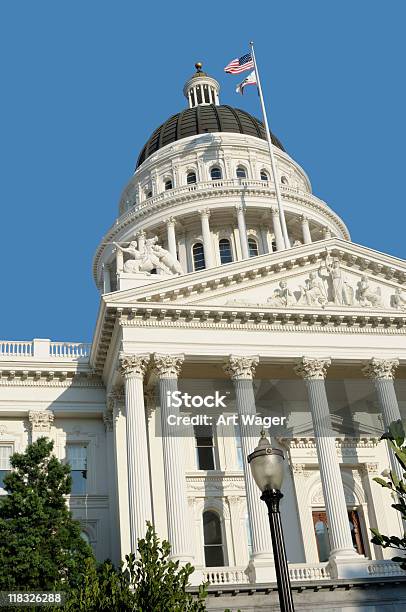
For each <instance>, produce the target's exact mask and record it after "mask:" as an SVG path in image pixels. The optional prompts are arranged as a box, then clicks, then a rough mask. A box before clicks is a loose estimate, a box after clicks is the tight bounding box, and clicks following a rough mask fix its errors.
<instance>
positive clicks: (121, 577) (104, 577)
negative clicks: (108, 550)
mask: <svg viewBox="0 0 406 612" xmlns="http://www.w3.org/2000/svg"><path fill="white" fill-rule="evenodd" d="M134 609H135V608H134V595H133V593H132V592H131V590H130V585H129V580H128V575H127V574H126V573H124V572H123V571H121V569H116V568H115V567H114V566H113V565H112V563H111V562H110V561H105V562H104V563H101V564H99V565H98V566H97V563H96V562H95V560H94V559H92V558H90V557H89V558H88V559H86V560H85V564H84V567H83V574H82V576H81V579H80V582H79V584H78V585H77V587H76V588H74V589H72V590H71V592H70V593H69V598H68V601H67V603H66V605H65V606H64V608H63V610H64V612H112V611H113V610H114V611H117V612H118V611H122V612H126V611H127V610H134Z"/></svg>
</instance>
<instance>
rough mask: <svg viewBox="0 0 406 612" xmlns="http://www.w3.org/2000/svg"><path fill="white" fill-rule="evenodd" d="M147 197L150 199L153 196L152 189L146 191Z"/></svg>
mask: <svg viewBox="0 0 406 612" xmlns="http://www.w3.org/2000/svg"><path fill="white" fill-rule="evenodd" d="M145 197H146V199H147V200H148V198H152V191H151V190H149V191H146V192H145Z"/></svg>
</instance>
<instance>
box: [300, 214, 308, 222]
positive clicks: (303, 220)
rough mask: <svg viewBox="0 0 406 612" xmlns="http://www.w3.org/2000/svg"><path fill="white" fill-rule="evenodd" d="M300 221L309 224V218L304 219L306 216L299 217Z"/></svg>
mask: <svg viewBox="0 0 406 612" xmlns="http://www.w3.org/2000/svg"><path fill="white" fill-rule="evenodd" d="M300 220H301V222H302V223H309V217H306V215H300Z"/></svg>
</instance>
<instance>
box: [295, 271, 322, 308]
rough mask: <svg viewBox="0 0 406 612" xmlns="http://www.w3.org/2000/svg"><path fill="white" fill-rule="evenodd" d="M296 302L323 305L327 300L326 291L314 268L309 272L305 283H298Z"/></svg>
mask: <svg viewBox="0 0 406 612" xmlns="http://www.w3.org/2000/svg"><path fill="white" fill-rule="evenodd" d="M299 288H300V296H299V299H298V304H306V305H307V306H322V307H323V306H325V305H326V304H327V302H328V298H327V291H326V288H325V286H324V283H323V281H322V280H321V278H320V276H319V274H318V273H317V272H315V271H314V270H313V271H312V272H309V278H306V280H305V285H300V287H299Z"/></svg>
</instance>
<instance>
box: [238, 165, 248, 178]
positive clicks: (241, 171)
mask: <svg viewBox="0 0 406 612" xmlns="http://www.w3.org/2000/svg"><path fill="white" fill-rule="evenodd" d="M237 178H239V179H244V178H247V171H246V169H245V168H244V166H238V168H237Z"/></svg>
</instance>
